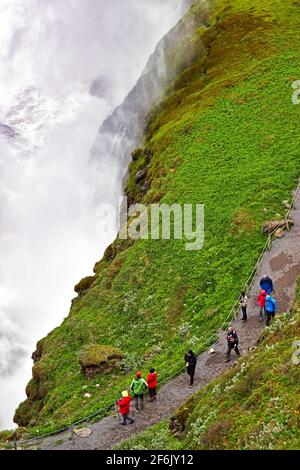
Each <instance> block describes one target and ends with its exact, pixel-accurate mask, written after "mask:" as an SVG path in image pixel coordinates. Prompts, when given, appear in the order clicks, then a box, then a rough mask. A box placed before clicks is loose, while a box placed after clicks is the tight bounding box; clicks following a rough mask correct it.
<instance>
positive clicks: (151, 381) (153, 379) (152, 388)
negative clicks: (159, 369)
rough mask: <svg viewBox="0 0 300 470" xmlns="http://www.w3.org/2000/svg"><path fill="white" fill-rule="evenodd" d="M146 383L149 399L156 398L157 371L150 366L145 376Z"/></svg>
mask: <svg viewBox="0 0 300 470" xmlns="http://www.w3.org/2000/svg"><path fill="white" fill-rule="evenodd" d="M147 385H148V389H149V395H150V401H153V400H156V387H157V373H156V370H155V369H154V368H153V367H152V368H151V369H150V372H149V374H148V377H147Z"/></svg>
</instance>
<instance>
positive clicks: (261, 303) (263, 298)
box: [257, 289, 267, 321]
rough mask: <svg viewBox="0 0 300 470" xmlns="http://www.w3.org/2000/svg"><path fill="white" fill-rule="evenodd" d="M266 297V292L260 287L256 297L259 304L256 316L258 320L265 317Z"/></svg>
mask: <svg viewBox="0 0 300 470" xmlns="http://www.w3.org/2000/svg"><path fill="white" fill-rule="evenodd" d="M266 297H267V292H266V291H265V290H264V289H262V290H261V291H260V293H259V294H258V297H257V303H258V306H259V317H258V320H259V321H263V319H264V317H265V313H266V308H265V307H266Z"/></svg>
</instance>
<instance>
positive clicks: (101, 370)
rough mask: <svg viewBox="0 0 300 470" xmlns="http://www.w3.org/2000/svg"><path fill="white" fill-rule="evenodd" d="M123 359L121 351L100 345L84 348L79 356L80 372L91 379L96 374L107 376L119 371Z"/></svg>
mask: <svg viewBox="0 0 300 470" xmlns="http://www.w3.org/2000/svg"><path fill="white" fill-rule="evenodd" d="M123 358H124V355H123V353H121V351H119V350H117V349H115V348H113V347H111V346H104V345H102V344H92V345H89V346H86V347H85V348H84V350H83V351H82V352H81V353H80V355H79V363H80V365H81V369H82V372H83V373H84V374H85V375H86V376H87V378H89V379H92V378H94V377H95V375H97V374H107V373H110V372H112V371H113V370H115V369H119V368H120V366H121V361H122V359H123Z"/></svg>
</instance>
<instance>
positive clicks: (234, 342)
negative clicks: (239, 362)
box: [225, 326, 241, 362]
mask: <svg viewBox="0 0 300 470" xmlns="http://www.w3.org/2000/svg"><path fill="white" fill-rule="evenodd" d="M226 339H227V353H226V361H225V362H229V361H230V356H231V351H232V350H233V349H234V351H235V353H236V354H237V355H238V356H240V355H241V353H240V351H239V348H238V345H239V338H238V335H237V332H236V331H235V329H234V328H233V327H232V326H230V327H229V328H228V330H227V337H226Z"/></svg>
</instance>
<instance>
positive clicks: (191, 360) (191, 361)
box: [184, 349, 197, 387]
mask: <svg viewBox="0 0 300 470" xmlns="http://www.w3.org/2000/svg"><path fill="white" fill-rule="evenodd" d="M184 360H185V362H186V365H185V366H186V371H187V373H188V375H189V376H190V387H192V386H193V384H194V376H195V370H196V365H197V356H196V355H195V354H194V353H193V351H192V350H191V349H190V350H189V352H188V353H187V354H186V355H185V356H184Z"/></svg>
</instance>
